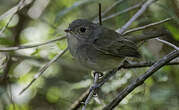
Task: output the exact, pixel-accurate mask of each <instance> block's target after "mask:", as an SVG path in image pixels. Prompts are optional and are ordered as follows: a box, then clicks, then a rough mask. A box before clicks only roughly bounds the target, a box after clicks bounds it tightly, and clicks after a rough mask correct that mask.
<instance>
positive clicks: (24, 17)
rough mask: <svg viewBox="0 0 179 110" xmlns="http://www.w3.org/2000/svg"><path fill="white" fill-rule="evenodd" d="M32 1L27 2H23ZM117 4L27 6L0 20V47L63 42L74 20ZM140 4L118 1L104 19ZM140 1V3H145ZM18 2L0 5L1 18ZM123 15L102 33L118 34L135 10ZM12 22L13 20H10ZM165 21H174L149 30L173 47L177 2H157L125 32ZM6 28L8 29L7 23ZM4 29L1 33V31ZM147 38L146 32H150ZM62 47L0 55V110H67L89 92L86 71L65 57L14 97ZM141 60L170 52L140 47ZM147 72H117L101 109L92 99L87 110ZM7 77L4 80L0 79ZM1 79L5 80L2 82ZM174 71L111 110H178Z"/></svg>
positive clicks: (76, 1)
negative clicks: (157, 31) (163, 35)
mask: <svg viewBox="0 0 179 110" xmlns="http://www.w3.org/2000/svg"><path fill="white" fill-rule="evenodd" d="M26 1H31V0H26ZM116 1H118V0H32V2H31V3H30V4H28V5H27V6H25V7H24V8H22V9H19V11H18V12H17V13H16V14H15V15H14V14H12V13H10V14H8V16H6V17H3V19H0V29H1V32H0V47H10V46H17V45H23V44H36V43H40V42H45V41H49V40H51V39H55V38H57V37H59V36H64V35H65V32H64V29H65V28H67V27H68V25H69V23H71V22H72V21H73V20H75V19H78V18H85V19H89V20H93V19H94V18H96V17H97V16H98V3H99V2H100V3H102V12H103V11H104V10H105V9H107V8H110V7H111V6H112V4H113V3H115V2H116ZM142 1H143V0H123V2H121V3H119V4H117V5H116V6H115V7H114V8H113V9H112V10H111V11H110V12H108V13H107V14H106V15H105V17H107V16H110V15H113V14H114V13H117V12H120V11H122V10H124V9H127V8H129V7H131V6H133V5H136V4H138V3H141V2H142ZM144 1H145V0H144ZM18 3H19V0H1V1H0V18H1V17H2V16H1V15H3V13H5V12H7V11H8V10H10V9H11V8H12V7H14V6H16V5H17V4H18ZM138 9H139V8H136V9H133V10H132V11H129V12H126V13H123V14H121V15H119V16H115V17H113V18H111V19H108V20H106V21H104V22H103V25H104V26H105V27H108V28H111V29H114V30H115V29H118V28H120V27H121V26H123V25H124V24H125V23H126V22H127V21H128V20H129V19H130V18H131V17H132V16H133V15H134V14H135V13H136V11H137V10H138ZM11 16H13V18H12V17H11ZM168 17H173V18H174V20H172V21H170V22H167V23H164V24H161V25H158V26H155V27H152V29H156V28H157V29H158V28H165V29H166V30H168V31H169V32H171V34H172V36H168V37H167V38H165V39H166V40H168V41H170V42H172V43H173V44H175V45H178V44H179V43H178V41H179V30H178V29H179V1H178V0H157V1H156V2H155V3H153V4H152V5H151V6H150V7H149V8H148V10H147V11H146V12H145V13H144V14H142V16H141V17H140V18H139V19H138V20H136V21H135V22H134V23H133V24H132V26H131V27H130V28H134V27H138V26H143V25H146V24H149V23H152V22H156V21H160V20H163V19H165V18H168ZM11 18H12V20H11V22H10V23H9V24H8V26H6V25H7V23H8V21H9V19H11ZM4 27H6V29H5V30H4V31H3V32H2V30H3V28H4ZM149 30H150V29H146V30H142V31H137V32H134V33H131V35H138V34H143V33H145V32H146V33H147V32H148V31H149ZM149 33H150V31H149ZM66 47H67V43H66V39H64V40H61V41H57V42H54V43H51V44H48V45H44V46H41V47H35V48H30V49H23V50H17V51H12V52H1V53H0V110H67V109H70V106H71V105H72V104H73V103H74V102H75V101H76V100H78V98H79V97H80V96H81V95H82V94H83V93H84V92H85V91H86V90H87V89H88V88H89V86H90V84H91V83H92V81H93V78H92V76H91V74H90V70H88V69H86V68H84V67H83V66H81V65H80V64H78V62H77V61H76V60H74V59H73V58H72V56H71V55H70V53H69V52H67V53H66V54H65V55H63V56H62V57H61V58H60V59H59V60H58V61H57V62H56V63H54V64H52V65H51V66H50V67H49V68H48V69H47V71H45V73H44V74H43V76H41V77H40V78H39V79H38V80H37V81H35V82H34V83H33V85H32V86H31V87H30V88H29V89H27V90H26V91H25V92H24V93H23V94H21V95H19V92H20V91H21V90H22V89H23V88H24V87H25V86H27V84H28V83H29V82H30V81H31V80H32V78H33V77H34V75H35V74H36V73H37V72H38V71H39V69H40V68H41V67H42V66H43V65H44V64H46V63H47V62H48V61H49V60H51V59H52V58H53V57H54V56H55V55H57V54H58V53H59V52H61V51H62V50H64V49H65V48H66ZM139 50H140V51H141V53H142V55H143V58H141V59H138V60H137V61H148V62H152V61H156V60H157V59H159V58H161V57H162V56H164V55H166V54H167V53H169V52H170V51H171V50H172V48H171V47H169V46H166V45H164V44H162V43H160V42H158V41H156V40H154V39H153V40H149V41H147V42H145V43H143V44H142V46H140V48H139ZM147 69H148V67H146V68H134V69H122V70H121V71H119V72H118V73H117V74H116V75H115V76H114V77H113V78H112V79H111V80H110V81H108V82H107V83H105V85H104V86H103V87H101V89H100V91H99V95H100V96H99V98H100V100H101V103H100V104H99V103H97V102H96V101H95V100H94V99H92V100H91V102H90V104H89V105H88V107H87V109H88V110H100V109H101V108H103V107H104V105H105V104H108V103H109V102H110V101H111V100H112V99H113V98H114V96H116V94H117V93H118V92H119V91H121V90H122V89H123V88H124V87H126V86H127V85H128V84H129V83H130V82H131V81H133V80H134V79H135V78H136V77H137V76H139V75H140V74H142V73H144V72H145V71H146V70H147ZM4 75H7V76H4ZM4 77H6V79H5V80H4V79H3V78H4ZM178 91H179V66H178V65H173V66H164V67H163V68H161V69H160V70H159V71H157V72H156V73H155V74H154V75H153V76H152V77H150V78H149V79H147V80H146V82H145V84H143V85H142V86H140V87H138V88H136V89H135V90H134V91H133V92H132V93H130V94H129V95H128V96H127V97H126V98H125V99H124V100H123V101H122V102H121V103H120V104H119V105H118V107H116V108H115V110H178V109H179V92H178Z"/></svg>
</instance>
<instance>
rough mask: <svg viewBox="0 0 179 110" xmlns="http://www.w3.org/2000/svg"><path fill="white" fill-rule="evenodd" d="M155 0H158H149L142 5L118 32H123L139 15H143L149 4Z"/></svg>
mask: <svg viewBox="0 0 179 110" xmlns="http://www.w3.org/2000/svg"><path fill="white" fill-rule="evenodd" d="M154 1H156V0H147V1H146V2H145V3H144V4H143V5H142V7H141V9H140V10H139V11H137V13H136V14H135V15H134V16H133V17H132V18H131V19H130V20H129V21H128V22H127V23H126V24H125V25H124V26H122V28H120V29H117V32H119V33H120V34H123V32H124V31H125V30H126V29H127V28H128V27H129V26H130V25H131V24H132V23H133V22H134V21H135V20H136V19H137V18H138V17H139V16H141V15H142V14H143V13H144V12H145V10H146V9H147V8H148V7H149V5H151V4H152V3H153V2H154Z"/></svg>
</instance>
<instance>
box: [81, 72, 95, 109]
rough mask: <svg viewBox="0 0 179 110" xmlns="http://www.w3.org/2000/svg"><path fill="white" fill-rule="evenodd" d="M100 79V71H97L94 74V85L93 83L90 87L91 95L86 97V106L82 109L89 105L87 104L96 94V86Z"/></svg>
mask: <svg viewBox="0 0 179 110" xmlns="http://www.w3.org/2000/svg"><path fill="white" fill-rule="evenodd" d="M98 79H99V73H97V72H96V73H95V74H94V82H93V85H92V86H91V88H90V92H89V95H88V97H87V99H86V100H85V102H84V106H83V107H82V110H85V109H86V107H87V105H88V103H89V101H90V99H91V98H92V97H93V95H94V93H95V90H96V88H95V87H96V85H97V81H98Z"/></svg>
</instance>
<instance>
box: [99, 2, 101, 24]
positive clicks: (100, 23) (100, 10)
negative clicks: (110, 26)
mask: <svg viewBox="0 0 179 110" xmlns="http://www.w3.org/2000/svg"><path fill="white" fill-rule="evenodd" d="M101 19H102V16H101V3H99V24H100V25H102V20H101Z"/></svg>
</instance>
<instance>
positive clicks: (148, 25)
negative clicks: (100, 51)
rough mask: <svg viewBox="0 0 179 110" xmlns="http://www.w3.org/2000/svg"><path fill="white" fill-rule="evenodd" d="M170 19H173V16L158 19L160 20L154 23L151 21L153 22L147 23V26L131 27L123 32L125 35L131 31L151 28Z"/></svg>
mask: <svg viewBox="0 0 179 110" xmlns="http://www.w3.org/2000/svg"><path fill="white" fill-rule="evenodd" d="M170 20H172V18H166V19H164V20H161V21H158V22H154V23H151V24H147V25H145V26H141V27H137V28H133V29H129V30H127V31H125V32H124V33H123V35H125V34H129V33H131V32H135V31H140V30H144V29H147V28H150V27H153V26H156V25H159V24H162V23H165V22H168V21H170Z"/></svg>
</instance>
